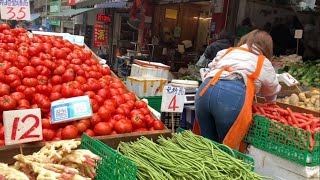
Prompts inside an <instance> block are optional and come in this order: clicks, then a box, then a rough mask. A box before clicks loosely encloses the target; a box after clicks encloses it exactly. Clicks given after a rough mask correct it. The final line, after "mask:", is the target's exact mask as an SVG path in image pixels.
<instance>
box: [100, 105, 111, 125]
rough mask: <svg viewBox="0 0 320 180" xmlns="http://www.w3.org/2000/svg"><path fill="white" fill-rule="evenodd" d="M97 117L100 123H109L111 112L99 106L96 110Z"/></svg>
mask: <svg viewBox="0 0 320 180" xmlns="http://www.w3.org/2000/svg"><path fill="white" fill-rule="evenodd" d="M98 115H99V116H100V118H101V120H102V121H106V122H107V121H109V120H110V118H111V115H112V113H111V111H110V110H109V109H107V108H106V107H105V106H101V107H100V108H99V110H98Z"/></svg>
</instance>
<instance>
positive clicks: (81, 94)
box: [73, 89, 84, 97]
mask: <svg viewBox="0 0 320 180" xmlns="http://www.w3.org/2000/svg"><path fill="white" fill-rule="evenodd" d="M83 95H84V93H83V91H82V90H81V89H75V90H74V91H73V96H74V97H78V96H83Z"/></svg>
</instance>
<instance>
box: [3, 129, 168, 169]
mask: <svg viewBox="0 0 320 180" xmlns="http://www.w3.org/2000/svg"><path fill="white" fill-rule="evenodd" d="M141 136H145V137H147V138H148V139H152V140H157V139H158V138H159V136H163V137H165V138H167V137H169V138H171V137H172V133H171V130H169V129H165V130H158V131H148V132H133V133H126V134H115V135H108V136H96V137H94V138H95V139H99V140H100V141H102V142H103V143H105V144H106V145H108V146H109V147H111V148H113V149H117V147H118V145H119V143H120V142H130V141H135V140H137V139H138V138H140V137H141ZM78 140H80V139H78ZM44 145H45V142H33V143H27V144H21V145H8V146H1V147H0V162H2V163H6V164H13V163H14V162H15V159H13V157H14V156H15V155H17V154H20V153H21V152H22V153H23V154H24V155H29V154H32V153H34V152H37V151H39V150H40V149H41V148H42V147H43V146H44Z"/></svg>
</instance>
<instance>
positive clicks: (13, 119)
mask: <svg viewBox="0 0 320 180" xmlns="http://www.w3.org/2000/svg"><path fill="white" fill-rule="evenodd" d="M3 127H4V140H5V143H6V145H11V144H21V143H26V142H32V141H41V140H42V124H41V112H40V109H27V110H15V111H4V112H3Z"/></svg>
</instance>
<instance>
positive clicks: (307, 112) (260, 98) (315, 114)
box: [257, 97, 320, 117]
mask: <svg viewBox="0 0 320 180" xmlns="http://www.w3.org/2000/svg"><path fill="white" fill-rule="evenodd" d="M257 101H258V103H265V99H264V98H263V97H257ZM277 105H278V106H280V107H282V108H290V109H291V110H292V111H294V112H299V113H306V114H312V115H314V116H315V117H320V112H318V111H312V110H309V109H305V108H301V107H298V106H293V105H290V104H285V103H281V102H277Z"/></svg>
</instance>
